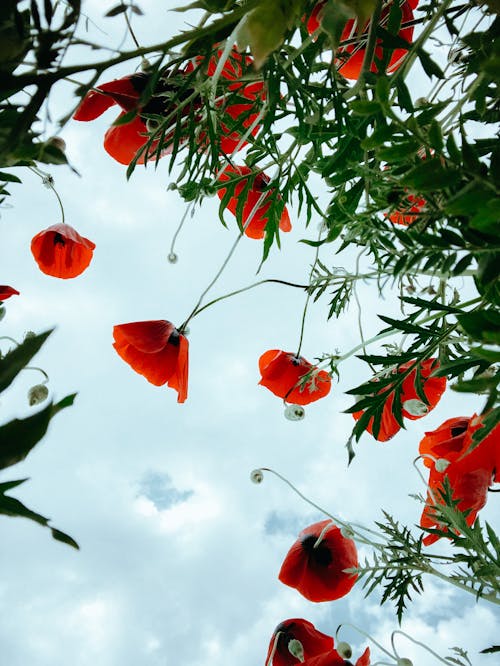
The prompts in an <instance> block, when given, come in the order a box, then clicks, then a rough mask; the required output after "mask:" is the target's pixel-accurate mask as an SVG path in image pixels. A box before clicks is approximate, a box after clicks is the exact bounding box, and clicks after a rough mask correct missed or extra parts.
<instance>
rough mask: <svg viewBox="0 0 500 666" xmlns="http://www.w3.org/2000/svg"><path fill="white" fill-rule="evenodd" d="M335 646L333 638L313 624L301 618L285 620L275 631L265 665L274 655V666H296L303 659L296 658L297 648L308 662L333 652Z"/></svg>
mask: <svg viewBox="0 0 500 666" xmlns="http://www.w3.org/2000/svg"><path fill="white" fill-rule="evenodd" d="M297 641H298V643H299V644H300V645H299V646H297ZM333 645H334V641H333V638H332V637H331V636H327V635H326V634H323V633H322V632H321V631H318V630H317V629H316V627H315V626H314V625H313V624H312V623H311V622H308V621H307V620H302V619H301V618H292V619H290V620H284V621H283V622H281V623H280V624H278V626H277V627H276V629H275V630H274V633H273V635H272V638H271V641H270V642H269V649H268V651H267V657H266V662H265V663H266V664H268V663H269V661H270V657H271V655H272V665H273V666H294V664H298V663H300V662H301V659H299V657H297V656H295V655H297V647H298V650H299V651H301V652H302V657H303V658H304V659H306V660H307V659H308V658H309V657H314V656H316V655H318V654H322V653H323V652H327V651H328V650H333Z"/></svg>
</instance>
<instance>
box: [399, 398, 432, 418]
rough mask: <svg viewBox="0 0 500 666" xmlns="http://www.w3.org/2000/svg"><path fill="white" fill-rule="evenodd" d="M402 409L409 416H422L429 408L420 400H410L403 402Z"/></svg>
mask: <svg viewBox="0 0 500 666" xmlns="http://www.w3.org/2000/svg"><path fill="white" fill-rule="evenodd" d="M403 409H404V410H405V411H406V412H408V414H411V416H424V415H425V414H427V412H428V411H429V408H428V407H427V405H426V404H425V402H422V401H421V400H417V399H416V398H412V399H411V400H405V401H404V402H403Z"/></svg>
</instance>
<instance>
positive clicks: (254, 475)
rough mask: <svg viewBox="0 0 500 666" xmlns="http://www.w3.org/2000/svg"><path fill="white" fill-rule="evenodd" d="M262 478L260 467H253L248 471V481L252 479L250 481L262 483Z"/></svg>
mask: <svg viewBox="0 0 500 666" xmlns="http://www.w3.org/2000/svg"><path fill="white" fill-rule="evenodd" d="M263 480H264V474H263V472H262V470H261V469H254V470H253V471H252V472H251V473H250V481H252V483H262V481H263Z"/></svg>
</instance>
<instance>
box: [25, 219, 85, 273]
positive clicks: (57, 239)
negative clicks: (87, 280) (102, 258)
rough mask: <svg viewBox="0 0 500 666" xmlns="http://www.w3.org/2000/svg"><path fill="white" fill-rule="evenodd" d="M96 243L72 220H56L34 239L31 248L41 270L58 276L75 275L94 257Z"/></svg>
mask: <svg viewBox="0 0 500 666" xmlns="http://www.w3.org/2000/svg"><path fill="white" fill-rule="evenodd" d="M94 249H95V244H94V243H93V242H92V241H90V240H89V239H88V238H84V237H83V236H80V234H79V233H78V232H77V231H75V229H73V227H71V226H70V225H69V224H54V225H52V226H51V227H48V228H47V229H45V230H44V231H41V232H40V233H38V234H37V235H36V236H34V238H33V239H32V241H31V252H32V253H33V256H34V258H35V261H36V262H37V264H38V266H39V268H40V270H41V271H42V272H43V273H45V274H46V275H52V276H53V277H58V278H63V279H67V278H74V277H77V276H78V275H80V274H81V273H83V271H84V270H85V269H86V268H87V266H88V265H89V264H90V262H91V260H92V255H93V252H94Z"/></svg>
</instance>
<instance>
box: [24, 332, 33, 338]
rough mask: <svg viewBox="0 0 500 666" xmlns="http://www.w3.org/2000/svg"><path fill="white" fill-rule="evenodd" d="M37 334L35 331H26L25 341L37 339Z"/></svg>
mask: <svg viewBox="0 0 500 666" xmlns="http://www.w3.org/2000/svg"><path fill="white" fill-rule="evenodd" d="M35 337H36V334H35V333H34V332H33V331H26V333H25V334H24V339H25V340H30V339H31V338H35Z"/></svg>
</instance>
